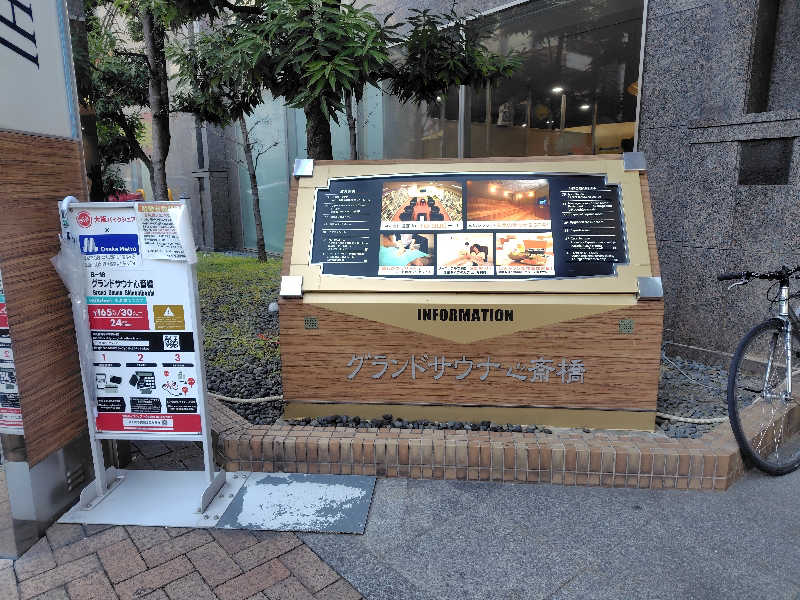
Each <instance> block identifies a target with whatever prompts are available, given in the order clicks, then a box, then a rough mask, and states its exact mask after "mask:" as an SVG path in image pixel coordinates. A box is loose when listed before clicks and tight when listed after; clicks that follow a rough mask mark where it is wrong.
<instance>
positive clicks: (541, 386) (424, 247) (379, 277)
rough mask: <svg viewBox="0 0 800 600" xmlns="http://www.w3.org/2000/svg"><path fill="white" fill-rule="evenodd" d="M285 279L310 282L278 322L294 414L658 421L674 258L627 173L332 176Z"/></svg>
mask: <svg viewBox="0 0 800 600" xmlns="http://www.w3.org/2000/svg"><path fill="white" fill-rule="evenodd" d="M283 274H284V275H285V276H288V277H289V278H290V279H288V280H285V284H286V289H288V287H290V286H289V284H290V283H297V282H298V281H300V278H302V279H301V280H302V284H301V286H300V296H301V297H299V298H290V297H287V296H288V294H287V295H285V296H283V297H282V299H281V307H280V322H281V353H282V360H283V386H284V397H285V399H286V401H287V409H286V414H287V416H301V415H302V416H319V415H326V414H347V415H359V416H362V417H373V416H377V415H381V414H384V413H392V414H394V415H396V416H402V417H404V418H409V419H415V418H420V419H422V418H425V419H436V420H442V419H445V420H460V421H476V420H478V421H479V420H484V419H485V420H493V421H496V422H502V423H520V424H530V423H536V424H550V425H586V426H593V427H607V428H641V429H651V428H652V427H653V425H654V423H655V410H656V394H657V389H658V375H659V360H660V347H661V332H662V318H663V302H662V301H661V299H660V298H656V299H648V300H645V299H644V298H643V297H642V294H641V293H640V286H641V285H642V282H643V281H647V282H653V281H654V279H653V278H657V277H658V276H659V270H658V259H657V255H656V250H655V240H654V235H653V227H652V215H651V210H650V205H649V193H648V189H647V178H646V175H645V174H644V172H641V171H626V170H625V168H624V163H623V160H622V157H619V156H612V157H603V158H599V157H557V158H553V157H547V158H524V159H486V160H478V159H469V160H462V161H381V162H366V161H365V162H335V161H324V162H317V163H316V164H315V165H314V170H313V174H312V175H311V176H308V177H300V178H296V179H295V180H294V181H293V186H292V190H291V194H290V203H289V222H288V231H287V241H286V252H285V255H284V269H283ZM292 295H297V294H296V293H293V294H292Z"/></svg>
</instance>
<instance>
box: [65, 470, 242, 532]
mask: <svg viewBox="0 0 800 600" xmlns="http://www.w3.org/2000/svg"><path fill="white" fill-rule="evenodd" d="M118 473H119V474H120V475H121V476H122V480H121V482H120V483H119V484H118V485H117V486H116V487H115V489H113V490H112V491H111V492H110V493H109V494H108V496H107V497H105V498H103V499H102V500H101V501H100V502H98V503H97V504H96V505H95V506H93V507H92V508H91V509H89V510H81V509H80V507H79V506H78V505H76V506H73V507H72V508H71V509H70V510H69V511H67V513H66V514H64V516H62V517H61V518H60V519H59V520H58V522H59V523H83V524H93V525H101V524H102V525H148V526H161V527H214V526H215V525H216V524H217V521H218V520H219V518H220V516H221V515H222V514H224V512H225V510H226V509H227V508H228V505H229V504H230V503H231V501H233V499H234V498H235V497H236V494H237V493H238V492H239V490H240V488H241V487H242V485H244V483H245V481H246V480H247V476H248V475H249V473H227V474H226V479H225V484H224V485H223V486H222V489H221V490H220V492H219V493H218V494H217V496H216V497H215V498H214V500H212V502H211V504H210V505H209V507H208V509H207V510H206V512H205V513H203V514H201V513H198V512H195V511H196V510H197V507H198V504H199V499H200V496H201V495H202V493H203V491H204V490H205V489H206V487H207V486H208V479H207V478H206V474H205V472H203V471H145V470H142V471H126V470H124V469H120V470H118ZM90 485H94V483H92V484H90Z"/></svg>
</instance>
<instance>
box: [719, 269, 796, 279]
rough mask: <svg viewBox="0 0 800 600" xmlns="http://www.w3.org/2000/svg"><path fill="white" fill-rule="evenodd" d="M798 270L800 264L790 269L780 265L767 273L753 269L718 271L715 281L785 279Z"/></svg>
mask: <svg viewBox="0 0 800 600" xmlns="http://www.w3.org/2000/svg"><path fill="white" fill-rule="evenodd" d="M798 272H800V266H797V267H795V268H794V269H790V268H789V267H786V266H784V267H781V268H780V269H778V270H777V271H770V272H767V273H754V272H753V271H731V272H728V273H720V274H719V275H717V281H731V280H734V279H735V280H740V281H749V280H751V279H768V280H771V281H786V280H788V279H789V277H791V276H792V275H794V274H795V273H798Z"/></svg>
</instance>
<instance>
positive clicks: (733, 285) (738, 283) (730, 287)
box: [728, 279, 747, 291]
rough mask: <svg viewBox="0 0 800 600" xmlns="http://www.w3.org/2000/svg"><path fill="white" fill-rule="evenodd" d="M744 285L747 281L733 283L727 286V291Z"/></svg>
mask: <svg viewBox="0 0 800 600" xmlns="http://www.w3.org/2000/svg"><path fill="white" fill-rule="evenodd" d="M745 283H747V280H746V279H741V280H739V281H734V282H733V283H732V284H730V285H729V286H728V291H730V290H732V289H733V288H735V287H736V286H737V285H744V284H745Z"/></svg>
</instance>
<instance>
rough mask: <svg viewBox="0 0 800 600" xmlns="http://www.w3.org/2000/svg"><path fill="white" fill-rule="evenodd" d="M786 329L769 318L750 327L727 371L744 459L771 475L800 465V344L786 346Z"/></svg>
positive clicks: (730, 411) (730, 401)
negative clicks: (789, 366)
mask: <svg viewBox="0 0 800 600" xmlns="http://www.w3.org/2000/svg"><path fill="white" fill-rule="evenodd" d="M786 327H787V326H786V323H784V322H783V321H782V320H780V319H769V320H768V321H764V322H763V323H761V324H760V325H757V326H756V327H754V328H753V329H751V330H750V332H749V333H748V334H747V335H745V337H744V338H742V341H741V343H740V344H739V347H738V348H737V349H736V354H735V355H734V356H733V361H732V362H731V369H730V372H729V373H728V416H729V418H730V422H731V428H732V429H733V434H734V436H735V437H736V441H737V442H738V443H739V448H741V450H742V454H743V455H744V456H745V458H746V459H748V460H749V461H750V462H752V463H753V464H754V465H755V466H756V467H758V468H759V469H761V470H762V471H764V472H766V473H769V474H770V475H784V474H786V473H790V472H792V471H794V470H795V469H797V468H798V467H800V405H799V404H798V399H799V398H800V344H798V342H797V339H796V338H794V336H792V338H791V340H789V348H788V349H787V339H786ZM787 350H788V353H787ZM787 365H791V372H789V369H787Z"/></svg>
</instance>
